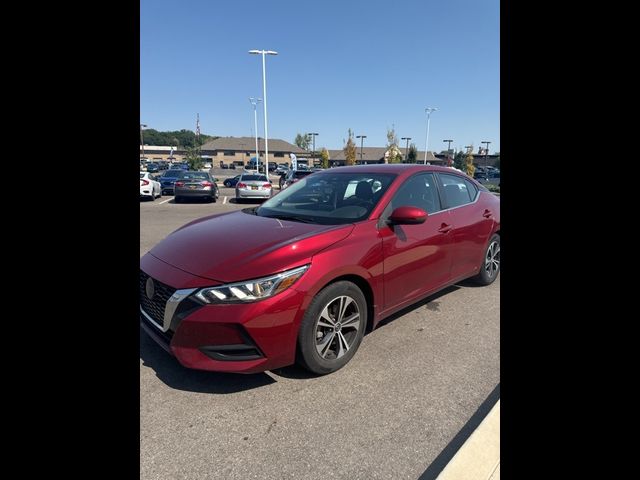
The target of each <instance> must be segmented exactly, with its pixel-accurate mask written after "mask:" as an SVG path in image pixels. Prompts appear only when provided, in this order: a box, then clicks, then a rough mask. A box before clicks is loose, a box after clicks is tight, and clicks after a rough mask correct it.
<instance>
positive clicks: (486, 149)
mask: <svg viewBox="0 0 640 480" xmlns="http://www.w3.org/2000/svg"><path fill="white" fill-rule="evenodd" d="M480 143H486V144H487V148H485V149H484V170H485V172H486V171H487V154H488V153H489V144H490V143H491V142H487V141H484V142H480Z"/></svg>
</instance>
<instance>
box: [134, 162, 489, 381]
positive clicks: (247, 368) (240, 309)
mask: <svg viewBox="0 0 640 480" xmlns="http://www.w3.org/2000/svg"><path fill="white" fill-rule="evenodd" d="M499 271H500V199H499V198H498V197H496V196H495V195H493V194H492V193H490V192H489V191H487V189H486V188H485V187H483V186H482V185H481V184H479V183H478V182H476V181H475V180H473V179H471V178H469V177H468V176H466V175H464V174H462V173H460V172H458V171H456V170H453V169H450V168H446V167H436V166H428V165H424V166H423V165H363V166H355V167H340V168H334V169H329V170H325V171H322V172H318V173H314V174H312V175H309V176H307V177H305V178H303V179H301V180H300V181H298V182H296V183H295V184H293V185H292V186H291V187H289V188H287V189H286V190H283V191H282V192H280V193H278V194H277V195H275V196H274V197H272V198H270V199H269V200H267V201H266V202H264V203H263V204H262V205H261V206H259V207H254V208H247V209H243V210H239V211H234V212H229V213H222V214H218V215H212V216H209V217H205V218H201V219H198V220H195V221H193V222H191V223H189V224H187V225H185V226H183V227H181V228H180V229H178V230H176V231H175V232H173V233H172V234H170V235H169V236H168V237H167V238H165V239H164V240H163V241H161V242H160V243H159V244H158V245H156V246H155V247H154V248H153V249H152V250H151V251H149V253H147V254H146V255H145V256H144V257H142V259H141V261H140V322H141V326H142V328H143V329H144V330H145V331H146V332H147V333H148V334H149V335H150V336H151V337H152V338H153V339H154V340H156V342H158V343H159V344H160V345H161V346H162V347H163V348H165V350H167V351H168V352H169V353H171V354H173V355H175V357H176V358H177V359H178V361H179V362H180V363H181V364H182V365H184V366H185V367H189V368H195V369H201V370H212V371H225V372H242V373H254V372H260V371H264V370H269V369H274V368H278V367H283V366H286V365H290V364H292V363H294V362H296V361H297V362H298V363H300V364H301V365H303V366H304V367H305V368H307V369H309V370H310V371H312V372H314V373H317V374H326V373H330V372H333V371H335V370H338V369H339V368H341V367H343V366H344V365H345V364H346V363H347V362H348V361H349V360H351V358H352V357H353V356H354V355H355V353H356V351H357V349H358V347H359V345H360V343H361V341H362V338H363V336H364V334H365V332H366V331H370V330H372V329H374V328H375V327H376V325H377V324H378V323H379V322H380V321H381V320H382V319H384V318H385V317H388V316H389V315H391V314H393V313H395V312H397V311H398V310H400V309H402V308H404V307H406V306H408V305H410V304H412V303H415V302H417V301H419V300H421V299H422V298H424V297H426V296H428V295H431V294H433V293H435V292H437V291H438V290H441V289H443V288H445V287H447V286H449V285H452V284H454V283H456V282H459V281H461V280H463V279H465V278H469V277H473V278H474V279H475V280H476V281H477V282H479V283H480V284H482V285H488V284H490V283H492V282H493V281H494V280H495V279H496V277H497V275H498V273H499Z"/></svg>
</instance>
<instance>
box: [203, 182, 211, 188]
mask: <svg viewBox="0 0 640 480" xmlns="http://www.w3.org/2000/svg"><path fill="white" fill-rule="evenodd" d="M201 185H202V186H203V187H213V183H211V182H207V181H204V182H202V184H201Z"/></svg>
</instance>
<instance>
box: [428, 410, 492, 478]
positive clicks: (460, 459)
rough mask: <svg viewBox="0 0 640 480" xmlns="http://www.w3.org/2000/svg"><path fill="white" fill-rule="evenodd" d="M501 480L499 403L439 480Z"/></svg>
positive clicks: (454, 457)
mask: <svg viewBox="0 0 640 480" xmlns="http://www.w3.org/2000/svg"><path fill="white" fill-rule="evenodd" d="M463 479H464V480H500V400H498V401H497V402H496V404H495V405H494V406H493V408H492V409H491V411H490V412H489V413H488V414H487V416H486V417H485V419H484V420H482V423H480V425H478V428H476V430H475V431H474V432H473V433H472V434H471V436H470V437H469V438H468V439H467V441H466V442H465V443H464V445H462V447H460V450H458V451H457V452H456V454H455V455H454V456H453V458H452V459H451V461H450V462H449V463H448V464H447V466H446V467H444V469H443V470H442V472H441V473H440V475H438V477H437V480H463Z"/></svg>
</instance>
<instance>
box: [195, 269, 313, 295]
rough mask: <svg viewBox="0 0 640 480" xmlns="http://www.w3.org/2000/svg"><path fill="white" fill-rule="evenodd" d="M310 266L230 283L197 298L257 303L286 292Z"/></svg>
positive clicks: (206, 291) (204, 291)
mask: <svg viewBox="0 0 640 480" xmlns="http://www.w3.org/2000/svg"><path fill="white" fill-rule="evenodd" d="M309 266H310V265H305V266H303V267H298V268H294V269H293V270H288V271H286V272H282V273H278V274H277V275H272V276H270V277H263V278H258V279H255V280H248V281H246V282H238V283H228V284H227V285H220V286H219V287H209V288H203V289H201V290H199V291H198V292H197V293H196V294H195V297H196V298H197V299H198V300H200V301H201V302H203V303H243V302H255V301H258V300H262V299H264V298H268V297H272V296H273V295H277V294H278V293H280V292H282V291H284V290H286V289H287V288H289V287H290V286H291V285H293V284H294V283H296V281H297V280H298V279H299V278H300V277H301V276H302V274H303V273H304V272H306V271H307V269H308V268H309Z"/></svg>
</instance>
